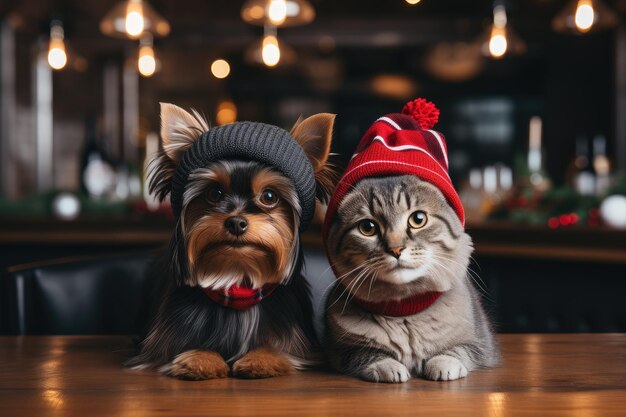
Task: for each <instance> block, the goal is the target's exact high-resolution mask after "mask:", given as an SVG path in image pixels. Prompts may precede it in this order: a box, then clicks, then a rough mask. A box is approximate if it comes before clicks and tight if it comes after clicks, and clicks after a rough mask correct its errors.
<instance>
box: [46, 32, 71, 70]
mask: <svg viewBox="0 0 626 417" xmlns="http://www.w3.org/2000/svg"><path fill="white" fill-rule="evenodd" d="M64 39H65V31H64V30H63V24H62V23H61V21H60V20H53V21H52V23H50V42H49V43H48V65H50V67H51V68H52V69H55V70H61V69H63V68H64V67H65V65H66V64H67V52H66V50H65V42H64Z"/></svg>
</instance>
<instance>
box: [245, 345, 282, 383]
mask: <svg viewBox="0 0 626 417" xmlns="http://www.w3.org/2000/svg"><path fill="white" fill-rule="evenodd" d="M293 371H294V368H293V365H292V364H291V362H290V361H289V359H287V357H286V356H284V355H281V354H280V353H276V352H273V351H271V350H267V349H257V350H253V351H251V352H248V353H247V354H246V355H245V356H244V357H243V358H241V359H239V360H238V361H237V362H235V363H234V364H233V376H236V377H239V378H269V377H273V376H281V375H288V374H290V373H292V372H293Z"/></svg>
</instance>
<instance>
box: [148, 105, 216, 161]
mask: <svg viewBox="0 0 626 417" xmlns="http://www.w3.org/2000/svg"><path fill="white" fill-rule="evenodd" d="M160 105H161V140H162V141H163V151H164V152H165V154H166V155H167V156H168V158H170V159H171V160H173V161H174V162H176V163H178V162H179V161H180V158H181V156H182V155H183V153H185V151H186V150H187V149H189V147H191V145H192V144H193V143H194V142H195V141H196V140H197V139H198V138H199V137H200V135H202V134H203V133H204V132H206V131H207V130H209V125H208V123H207V121H206V119H205V118H204V117H202V116H201V115H200V114H199V113H198V112H197V111H195V110H193V109H192V110H191V113H188V112H186V111H185V110H183V109H181V108H180V107H178V106H175V105H173V104H170V103H160Z"/></svg>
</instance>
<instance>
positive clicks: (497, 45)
mask: <svg viewBox="0 0 626 417" xmlns="http://www.w3.org/2000/svg"><path fill="white" fill-rule="evenodd" d="M506 23H507V17H506V9H505V8H504V6H503V5H501V4H499V5H497V6H496V7H494V8H493V27H492V28H491V37H490V38H489V53H490V54H491V56H492V57H494V58H502V57H503V56H504V54H505V53H506V50H507V49H508V47H509V45H508V41H507V40H506Z"/></svg>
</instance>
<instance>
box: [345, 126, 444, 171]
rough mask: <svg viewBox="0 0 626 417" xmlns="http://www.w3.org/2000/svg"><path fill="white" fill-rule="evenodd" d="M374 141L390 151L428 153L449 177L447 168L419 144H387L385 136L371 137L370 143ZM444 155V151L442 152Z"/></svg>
mask: <svg viewBox="0 0 626 417" xmlns="http://www.w3.org/2000/svg"><path fill="white" fill-rule="evenodd" d="M374 142H380V143H382V144H383V146H384V147H385V148H387V149H389V150H390V151H406V150H412V151H418V152H423V153H425V154H426V155H428V156H429V157H430V159H432V160H433V161H435V162H436V163H437V165H439V167H440V168H441V169H442V170H443V172H445V173H446V175H447V176H448V179H450V175H449V174H448V170H447V169H446V168H444V167H443V166H442V165H441V163H440V162H439V161H438V160H437V158H435V157H434V156H432V154H431V153H430V152H429V151H428V150H427V149H424V148H422V147H420V146H416V145H400V146H389V145H388V144H387V142H385V138H383V137H382V136H376V137H375V138H374V139H372V143H374ZM444 155H445V152H444ZM355 156H356V155H355ZM447 164H448V160H447V159H446V165H447Z"/></svg>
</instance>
